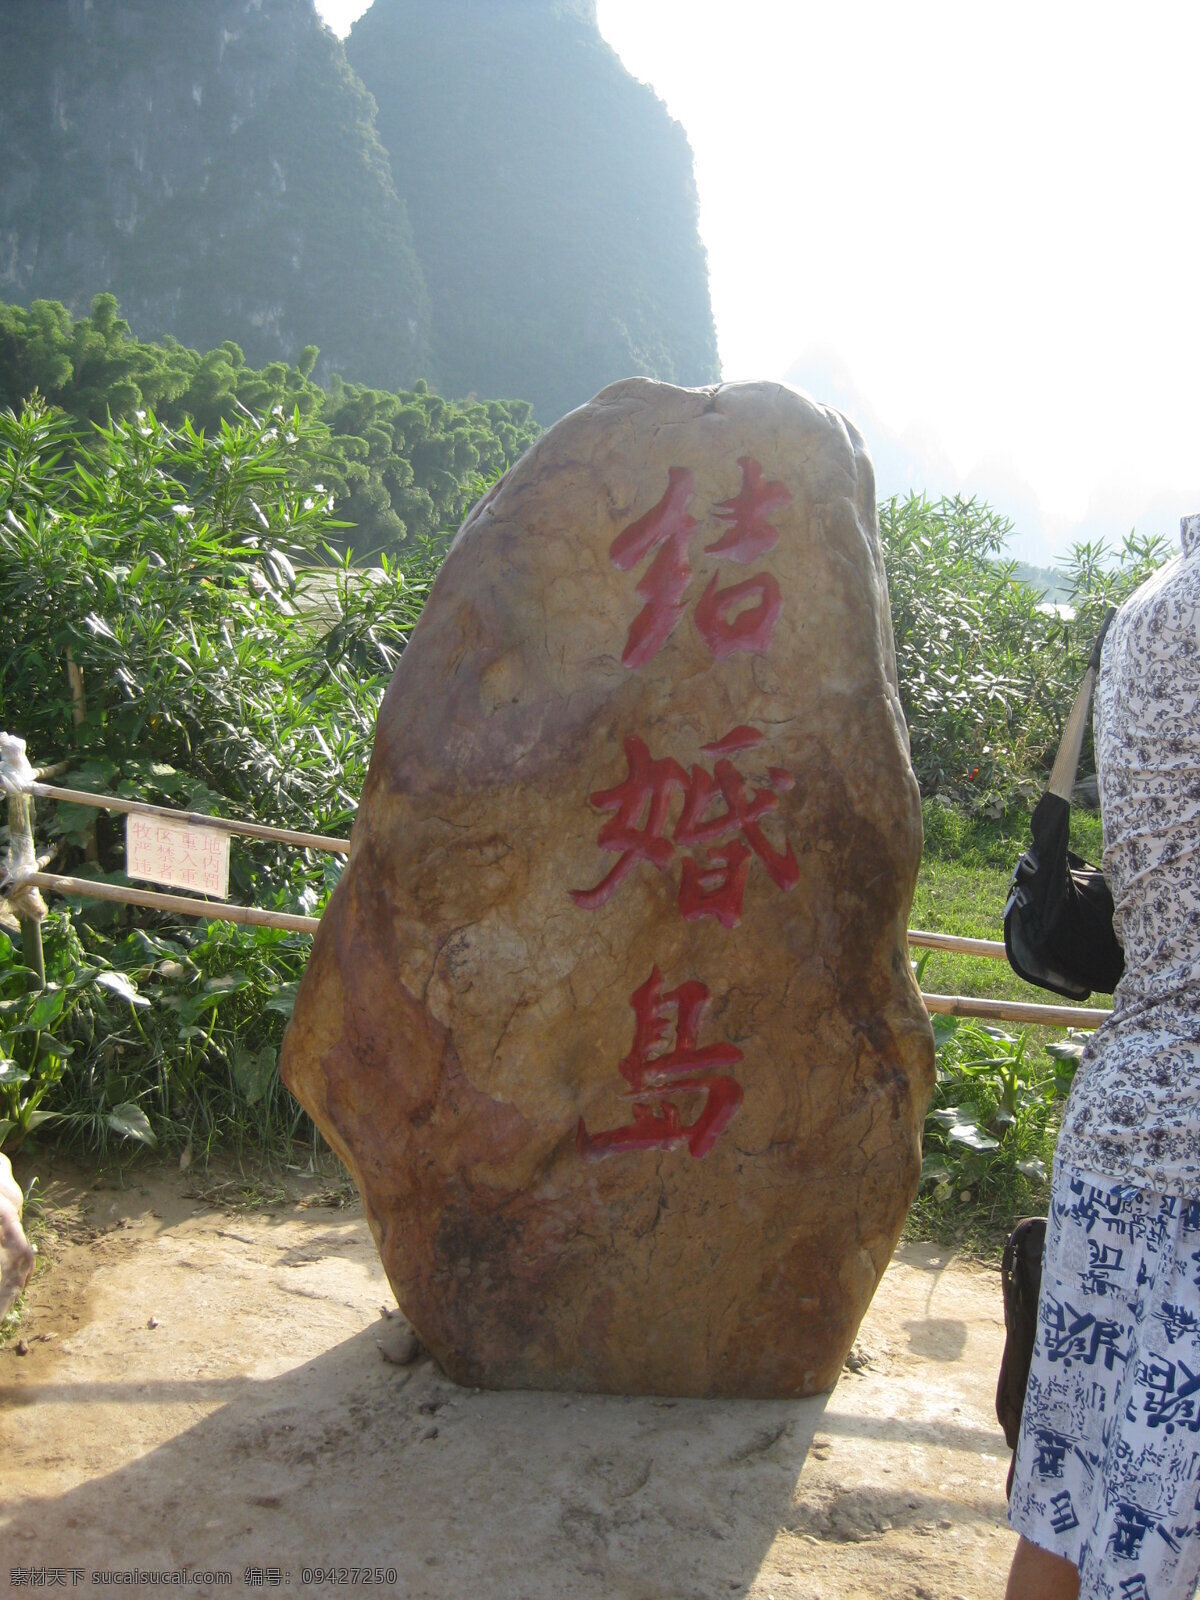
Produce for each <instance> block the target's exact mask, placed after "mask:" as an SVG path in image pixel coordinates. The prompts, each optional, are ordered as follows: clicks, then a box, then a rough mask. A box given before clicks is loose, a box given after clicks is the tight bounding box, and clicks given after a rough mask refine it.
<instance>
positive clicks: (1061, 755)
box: [1046, 606, 1117, 804]
mask: <svg viewBox="0 0 1200 1600" xmlns="http://www.w3.org/2000/svg"><path fill="white" fill-rule="evenodd" d="M1116 614H1117V612H1116V607H1115V606H1109V608H1108V611H1107V613H1106V615H1105V618H1104V621H1103V622H1102V623H1101V624H1100V633H1099V635H1098V636H1097V639H1096V643H1095V644H1094V645H1093V646H1092V653H1091V656H1090V658H1089V660H1088V665H1087V671H1086V672H1085V673H1084V675H1083V682H1082V683H1081V684H1080V685H1079V692H1078V693H1077V694H1076V696H1075V704H1074V705H1073V706H1072V707H1071V714H1070V716H1069V717H1068V718H1067V720H1066V724H1065V726H1064V727H1063V734H1062V739H1061V740H1060V741H1059V746H1058V754H1057V755H1056V756H1055V758H1054V766H1053V768H1052V770H1051V773H1050V782H1049V783H1048V784H1047V785H1046V792H1047V794H1056V795H1057V796H1058V797H1059V799H1060V800H1065V801H1066V802H1067V803H1068V804H1070V800H1071V791H1072V789H1074V787H1075V776H1076V774H1077V773H1078V771H1079V754H1080V751H1081V750H1082V749H1083V734H1084V730H1085V728H1086V727H1087V720H1088V712H1089V711H1090V710H1091V705H1092V691H1093V689H1095V687H1096V679H1097V677H1098V676H1099V673H1100V650H1101V646H1102V645H1103V644H1104V635H1105V634H1106V633H1107V632H1108V625H1109V623H1110V622H1111V621H1112V619H1113V618H1114V617H1115V616H1116Z"/></svg>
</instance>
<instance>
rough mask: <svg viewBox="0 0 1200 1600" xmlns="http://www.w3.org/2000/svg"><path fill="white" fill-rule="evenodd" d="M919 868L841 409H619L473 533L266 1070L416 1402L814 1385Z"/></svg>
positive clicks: (772, 391)
mask: <svg viewBox="0 0 1200 1600" xmlns="http://www.w3.org/2000/svg"><path fill="white" fill-rule="evenodd" d="M920 849H921V820H920V808H919V803H918V795H917V786H916V783H915V780H914V778H913V775H912V770H911V767H910V765H909V761H908V753H907V738H906V732H905V728H904V723H903V720H902V717H901V713H900V706H899V702H898V699H897V695H896V689H895V668H894V661H893V649H892V638H891V625H890V621H889V614H888V604H887V590H886V584H885V578H884V573H883V566H882V561H881V557H880V551H879V543H878V537H877V532H876V522H875V500H874V480H873V475H872V471H871V466H870V462H869V460H868V458H867V456H866V453H865V450H864V447H863V443H862V440H861V438H860V437H859V436H858V434H857V433H856V432H855V431H854V430H853V428H851V427H850V426H849V425H848V424H847V423H846V422H845V421H844V420H843V419H842V418H841V417H840V416H838V415H836V413H833V412H830V411H826V410H824V409H822V408H821V407H819V406H816V405H814V404H813V403H812V402H811V401H809V400H807V399H806V398H804V397H803V396H800V395H797V394H795V393H793V392H791V391H790V390H787V389H784V388H781V387H779V386H776V385H772V384H753V385H751V384H746V385H730V386H725V387H722V388H718V389H713V390H685V389H675V388H671V387H669V386H667V385H664V384H656V383H651V382H649V381H646V380H642V379H637V380H631V381H629V382H626V383H621V384H616V385H614V386H613V387H611V388H609V389H606V390H604V391H603V392H602V393H601V394H600V395H599V396H597V398H596V399H595V400H594V401H593V402H592V403H591V404H590V405H587V406H584V407H583V408H581V409H580V410H578V411H576V412H573V413H572V414H571V415H570V416H568V417H566V418H565V419H564V420H563V421H562V422H560V423H559V424H558V425H557V426H556V427H555V428H553V429H552V430H551V431H550V432H549V433H548V434H547V435H545V437H544V438H543V439H542V440H541V441H540V442H539V443H538V444H537V445H536V446H535V447H534V448H533V449H532V450H531V451H530V452H529V453H528V454H527V455H526V456H525V457H524V458H523V460H522V461H521V462H520V463H519V464H518V465H517V466H516V467H515V468H514V469H513V470H512V472H510V473H509V475H508V477H507V478H506V479H504V480H503V482H502V483H501V484H500V485H499V486H498V487H497V488H496V489H494V490H493V491H492V493H491V494H490V495H489V496H488V497H487V498H486V499H485V500H483V501H482V502H480V504H479V505H478V506H477V507H476V508H475V510H474V511H473V512H472V513H471V515H470V516H469V517H468V519H467V521H466V522H465V523H464V525H463V527H462V529H461V530H460V532H459V534H458V537H457V539H456V540H455V543H454V546H453V548H452V550H451V553H450V555H449V557H448V559H447V561H446V563H445V566H444V568H443V570H442V572H441V574H440V575H439V577H438V580H437V583H436V585H435V587H434V590H433V593H432V595H431V596H430V598H429V600H428V602H427V604H426V607H425V610H424V613H423V615H422V617H421V620H420V622H419V624H418V626H417V628H416V630H415V631H414V634H413V637H412V641H411V643H410V644H409V646H408V649H407V650H406V651H405V654H404V657H403V659H402V661H401V664H400V666H399V668H398V670H397V672H396V675H395V677H394V679H393V680H392V683H391V686H390V687H389V689H388V692H387V695H386V698H385V700H384V703H383V708H382V711H381V713H380V718H379V727H378V730H377V734H376V743H375V751H374V756H373V759H372V762H371V769H370V774H369V777H368V780H367V785H366V791H365V793H364V795H363V798H362V803H361V806H360V808H359V812H358V817H357V821H356V823H355V827H354V832H353V837H352V851H351V858H350V863H349V866H348V867H347V869H346V872H345V875H344V877H343V880H342V882H341V883H340V885H339V886H338V889H337V891H336V893H335V894H334V895H333V898H332V900H331V902H330V904H329V907H328V909H327V910H326V912H325V914H324V916H323V917H322V919H321V926H320V929H319V931H318V933H317V936H316V939H315V942H314V946H313V953H312V960H311V962H310V965H309V968H308V971H307V973H306V975H305V978H304V981H303V983H302V985H301V988H300V994H299V997H298V1000H297V1004H296V1009H295V1015H294V1017H293V1020H292V1023H291V1026H290V1028H289V1030H288V1034H287V1038H286V1040H285V1043H284V1051H283V1060H282V1071H283V1076H284V1079H285V1081H286V1082H287V1083H288V1085H289V1086H290V1087H291V1089H292V1090H293V1092H294V1093H295V1094H296V1095H297V1096H298V1097H299V1099H300V1100H301V1101H302V1102H303V1104H304V1105H305V1106H306V1108H307V1109H308V1110H309V1112H310V1113H311V1114H312V1116H313V1117H314V1118H315V1120H316V1122H317V1123H318V1125H319V1126H320V1127H321V1129H322V1130H323V1132H324V1133H325V1134H326V1136H327V1137H328V1139H329V1140H330V1142H331V1143H332V1145H333V1147H334V1148H335V1149H336V1150H337V1151H338V1153H339V1154H340V1155H341V1157H342V1158H343V1160H344V1161H345V1162H346V1163H347V1165H348V1166H349V1168H350V1170H351V1172H352V1173H353V1174H354V1177H355V1179H356V1181H357V1183H358V1185H359V1188H360V1190H361V1191H362V1196H363V1201H364V1204H365V1206H366V1209H367V1214H368V1216H369V1218H370V1221H371V1225H372V1228H373V1230H374V1233H375V1237H376V1240H377V1241H378V1244H379V1249H380V1253H381V1255H382V1257H383V1262H384V1266H385V1268H386V1270H387V1273H388V1276H389V1278H390V1280H391V1283H392V1286H393V1288H394V1289H395V1292H396V1296H397V1299H398V1300H399V1302H400V1304H401V1306H402V1307H403V1309H404V1312H405V1314H406V1315H407V1316H408V1317H409V1318H410V1320H411V1321H412V1323H413V1326H414V1327H415V1328H416V1329H417V1331H418V1332H419V1334H420V1336H421V1338H422V1339H423V1340H424V1342H425V1343H426V1345H427V1346H428V1347H429V1349H430V1350H431V1351H432V1353H433V1354H434V1356H435V1357H436V1358H437V1359H438V1360H439V1361H440V1362H441V1364H442V1365H443V1366H444V1367H445V1369H446V1370H447V1372H448V1373H450V1375H451V1376H452V1377H454V1378H456V1379H458V1380H459V1381H460V1382H462V1383H466V1384H480V1385H486V1386H491V1387H528V1388H570V1389H592V1390H604V1391H614V1392H621V1393H630V1394H636V1393H660V1394H672V1395H755V1396H792V1395H804V1394H811V1393H814V1392H816V1391H819V1390H822V1389H826V1388H829V1387H830V1386H831V1385H832V1384H833V1383H834V1382H835V1381H836V1379H837V1376H838V1373H839V1371H840V1369H841V1365H842V1361H843V1359H844V1357H845V1355H846V1352H847V1351H848V1349H849V1348H850V1345H851V1343H852V1341H853V1338H854V1334H855V1331H856V1329H857V1327H858V1324H859V1321H860V1319H861V1317H862V1315H863V1313H864V1311H865V1310H866V1307H867V1304H868V1302H869V1301H870V1298H871V1295H872V1293H873V1291H874V1289H875V1285H876V1283H877V1282H878V1280H879V1277H880V1275H881V1273H882V1272H883V1270H884V1267H885V1266H886V1264H887V1261H888V1259H889V1257H890V1254H891V1251H892V1249H893V1247H894V1245H895V1242H896V1239H897V1236H898V1234H899V1231H900V1227H901V1223H902V1221H903V1218H904V1214H905V1211H906V1210H907V1207H908V1205H909V1203H910V1201H911V1198H912V1195H913V1193H914V1191H915V1188H916V1184H917V1177H918V1169H919V1164H920V1131H921V1125H922V1120H923V1117H924V1112H925V1108H926V1104H927V1101H928V1097H929V1092H930V1089H931V1085H932V1078H933V1041H932V1035H931V1031H930V1027H929V1022H928V1018H927V1017H926V1015H925V1011H924V1008H923V1006H922V1004H921V1000H920V997H919V994H918V992H917V988H916V985H915V982H914V980H913V976H912V972H911V969H910V966H909V961H908V952H907V945H906V941H905V930H906V926H907V920H908V913H909V906H910V901H911V897H912V890H913V885H914V882H915V879H916V874H917V867H918V863H919V859H920Z"/></svg>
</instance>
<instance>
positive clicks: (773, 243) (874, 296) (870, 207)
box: [318, 0, 1200, 562]
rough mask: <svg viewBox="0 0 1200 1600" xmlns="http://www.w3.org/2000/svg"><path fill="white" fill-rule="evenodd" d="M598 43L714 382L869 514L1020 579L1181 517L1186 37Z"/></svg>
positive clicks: (1192, 450) (753, 8) (901, 31)
mask: <svg viewBox="0 0 1200 1600" xmlns="http://www.w3.org/2000/svg"><path fill="white" fill-rule="evenodd" d="M495 3H496V4H504V3H506V0H495ZM318 9H319V10H320V11H321V13H322V14H323V15H324V17H325V18H326V20H327V21H328V23H329V25H330V26H331V27H332V28H334V29H335V31H337V32H339V33H343V34H344V33H345V32H346V30H347V29H348V28H349V26H350V24H351V22H352V21H353V20H354V18H355V17H356V16H357V15H359V14H361V13H362V12H363V11H364V10H366V9H367V6H366V3H365V0H318ZM598 15H599V22H600V28H601V31H602V32H603V34H604V37H605V38H606V39H607V40H608V41H609V43H610V44H611V45H612V47H613V48H614V49H615V50H616V51H617V53H618V54H619V55H620V56H621V58H622V60H623V61H624V63H625V65H626V66H627V68H628V69H629V71H630V72H632V73H633V74H634V75H635V76H636V77H638V78H641V79H643V80H644V81H645V82H647V83H650V84H652V85H653V87H654V89H655V90H656V91H657V93H658V94H659V95H660V96H661V98H662V99H663V100H664V101H665V102H666V104H667V106H668V108H669V109H670V111H671V113H672V114H673V115H674V116H675V117H677V118H678V120H679V121H680V122H681V123H682V124H683V126H684V127H685V128H686V130H687V133H688V136H689V138H690V140H691V144H692V149H693V151H694V152H695V160H696V182H697V186H698V189H699V195H700V228H701V233H702V235H703V238H704V242H705V245H706V247H707V250H708V259H709V269H710V273H711V282H712V300H713V311H714V315H715V318H716V325H717V335H718V339H719V343H720V351H721V361H722V368H723V373H724V376H725V378H726V379H728V380H738V379H749V378H777V379H783V380H786V381H787V382H790V383H792V384H794V385H796V386H797V387H800V388H804V389H807V390H808V391H809V392H810V393H812V394H814V395H815V397H816V398H817V399H820V400H824V401H827V402H829V403H831V404H835V405H837V406H839V407H840V409H842V410H844V411H845V412H846V413H847V414H848V415H849V416H850V417H851V418H852V419H853V420H854V421H855V422H856V423H857V424H858V426H859V427H860V429H861V430H862V431H863V433H864V434H865V435H866V437H867V442H868V444H869V445H870V447H871V450H872V453H873V455H874V456H875V458H876V463H877V469H878V474H879V479H880V492H881V493H890V492H892V491H895V490H904V489H907V488H910V487H913V488H918V489H924V490H927V491H929V492H930V493H931V494H934V495H938V494H942V493H953V492H956V491H962V492H966V493H979V494H980V495H982V496H983V497H985V498H987V499H988V500H990V501H991V502H992V503H993V504H994V505H996V506H997V507H998V508H999V509H1000V510H1002V511H1003V512H1004V513H1005V514H1006V515H1008V516H1010V517H1011V518H1012V519H1013V521H1014V523H1015V525H1016V532H1015V536H1014V539H1013V541H1012V546H1011V551H1012V554H1014V555H1017V556H1020V557H1021V558H1023V559H1030V560H1034V561H1039V562H1046V561H1049V560H1050V559H1051V558H1052V557H1058V556H1061V555H1062V554H1063V552H1064V551H1065V549H1066V548H1067V547H1068V546H1069V545H1070V543H1071V542H1072V541H1073V540H1075V539H1081V538H1092V539H1095V538H1098V537H1106V538H1107V539H1108V540H1109V542H1110V543H1113V542H1119V540H1120V538H1121V537H1122V535H1123V534H1125V533H1127V532H1128V531H1129V529H1130V527H1131V526H1133V525H1135V524H1136V526H1137V528H1138V531H1139V532H1142V533H1150V532H1155V531H1158V532H1163V533H1166V534H1167V535H1168V536H1169V537H1171V538H1174V537H1175V534H1176V530H1177V525H1178V519H1179V517H1180V515H1182V514H1183V513H1185V512H1191V511H1197V510H1200V458H1198V456H1197V451H1196V441H1197V437H1198V434H1200V427H1198V424H1200V382H1197V379H1196V374H1197V373H1198V372H1200V318H1198V317H1197V312H1196V306H1197V290H1196V283H1195V280H1196V268H1197V263H1198V261H1200V212H1198V209H1197V206H1196V203H1195V179H1194V166H1195V149H1196V143H1197V134H1196V110H1195V103H1194V97H1195V91H1194V88H1193V84H1192V78H1193V76H1194V63H1195V61H1196V60H1197V59H1198V58H1200V7H1196V6H1194V5H1184V4H1175V3H1171V4H1154V3H1153V0H1150V3H1148V4H1146V5H1144V6H1141V7H1137V8H1135V7H1131V6H1128V5H1121V6H1117V5H1106V4H1096V3H1094V0H1093V3H1090V4H1077V3H1069V4H1068V3H1062V0H1050V3H1049V4H1047V3H1046V0H1039V3H1038V4H1037V5H1033V4H1028V3H1024V0H1018V3H1014V4H1010V5H1007V6H1004V7H1002V8H996V7H982V6H975V5H963V4H962V3H961V0H949V3H936V4H935V3H920V0H912V3H909V4H907V5H902V6H901V5H896V4H895V0H864V3H860V4H858V5H855V6H838V5H828V4H824V3H822V4H817V3H810V0H737V3H736V4H731V3H730V0H598Z"/></svg>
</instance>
